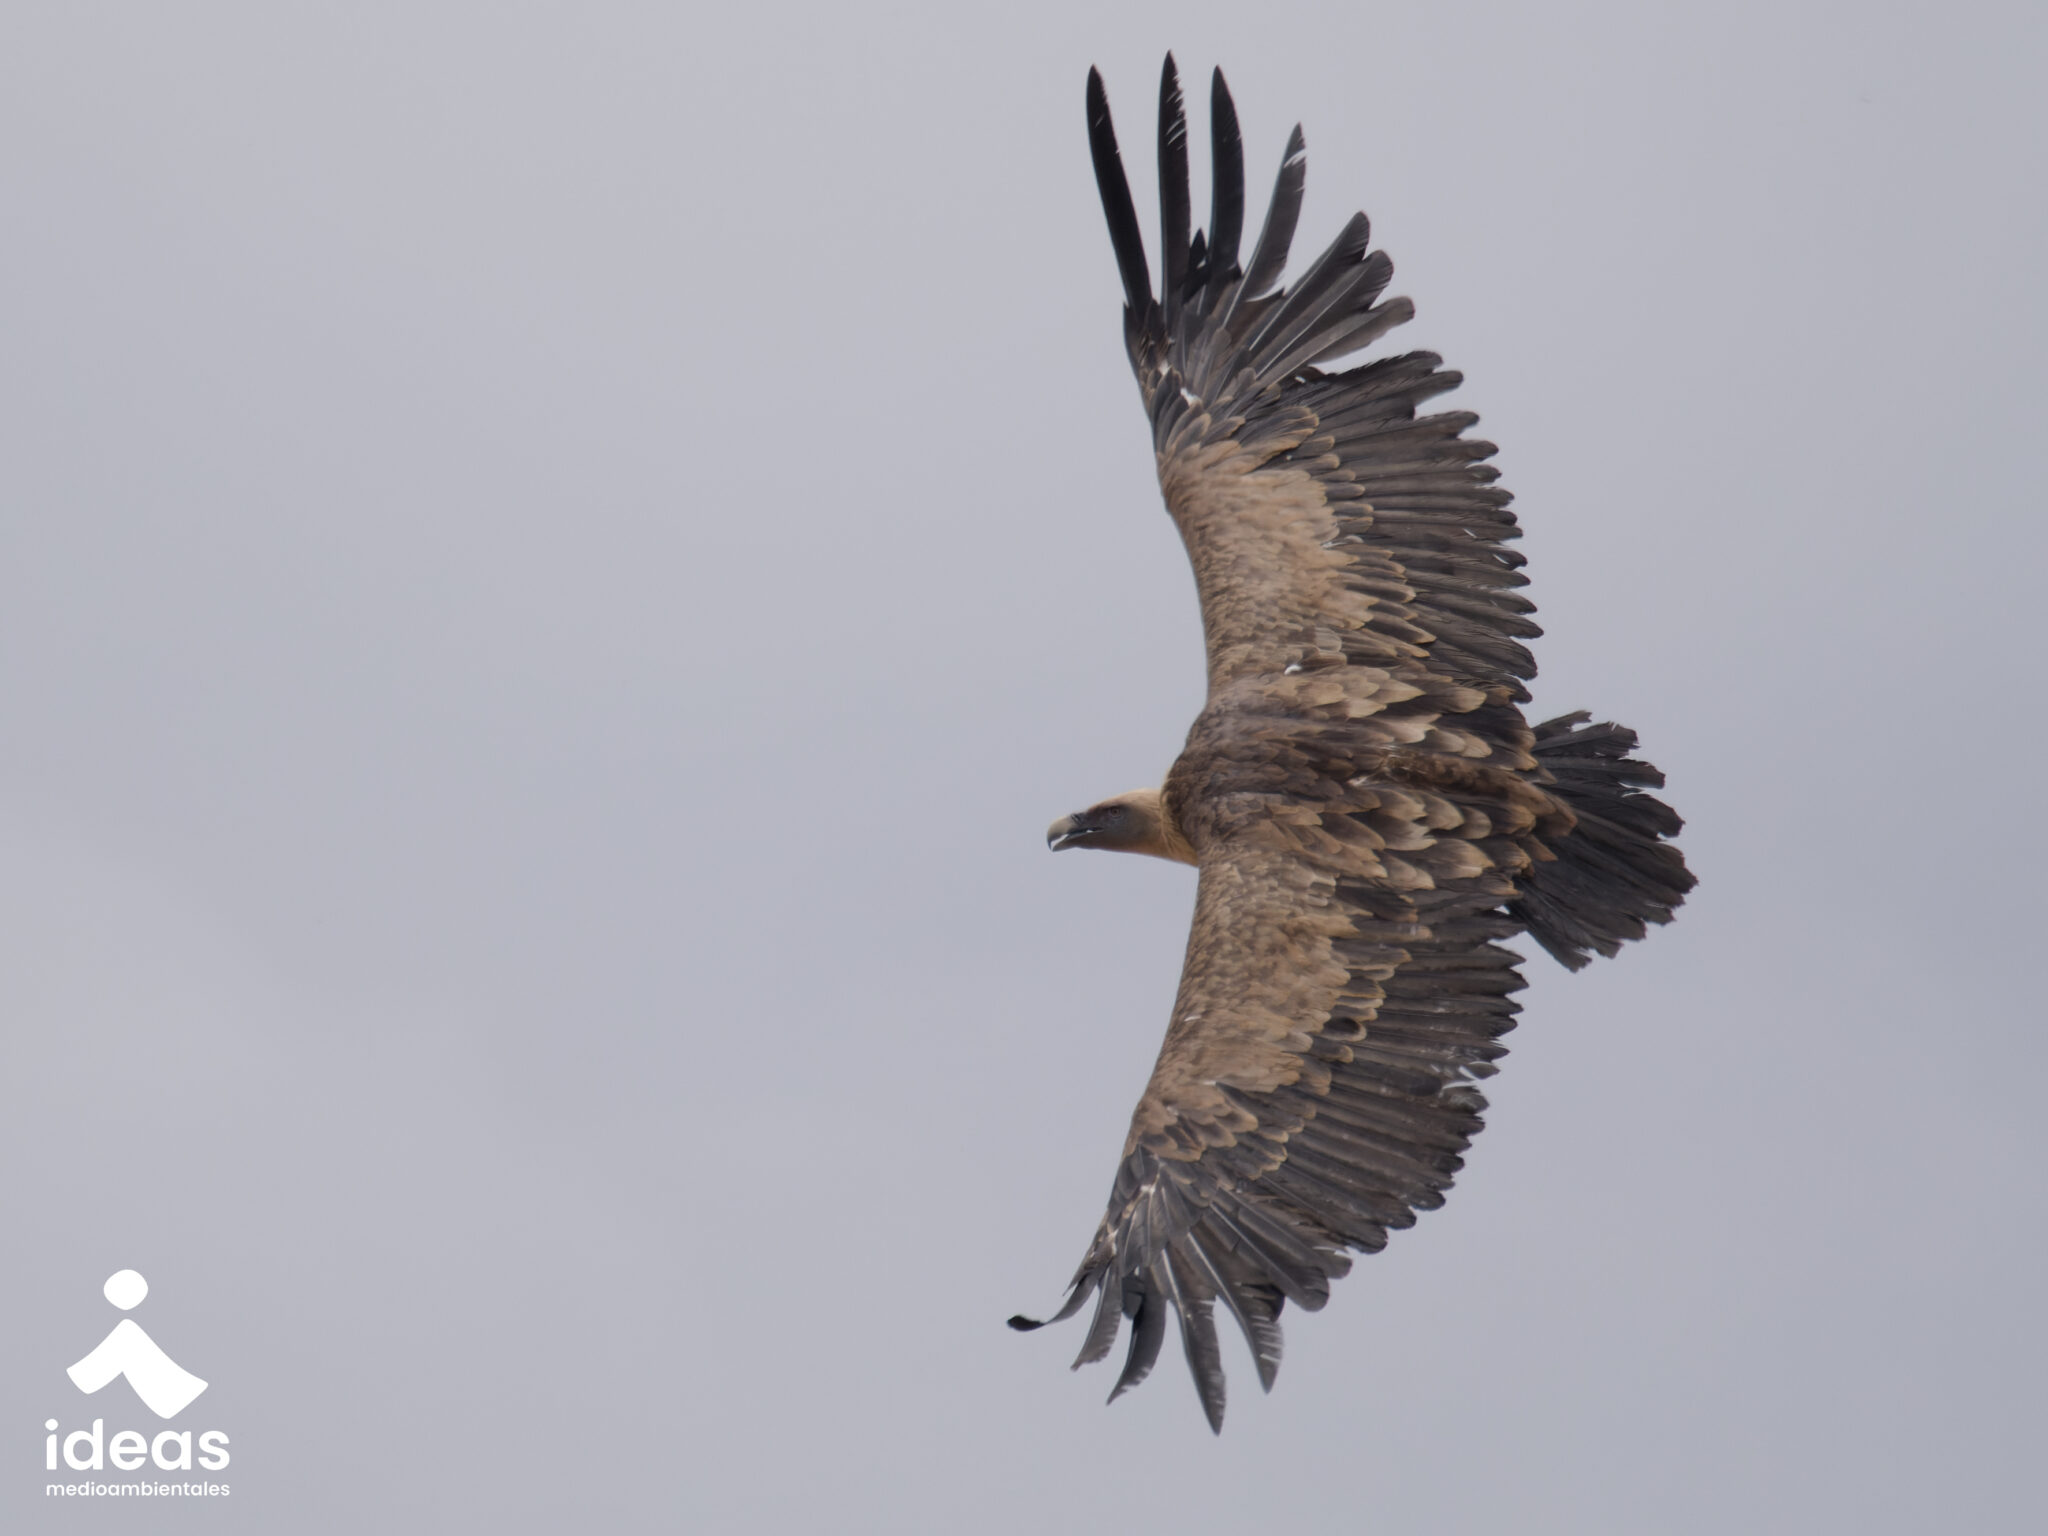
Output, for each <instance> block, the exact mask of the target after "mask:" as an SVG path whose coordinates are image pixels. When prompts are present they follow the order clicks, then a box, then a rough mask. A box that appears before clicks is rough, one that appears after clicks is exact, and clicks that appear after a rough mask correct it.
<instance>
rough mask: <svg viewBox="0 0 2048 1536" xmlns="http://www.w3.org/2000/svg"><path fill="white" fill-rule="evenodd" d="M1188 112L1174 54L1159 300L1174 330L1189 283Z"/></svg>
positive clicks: (1163, 76)
mask: <svg viewBox="0 0 2048 1536" xmlns="http://www.w3.org/2000/svg"><path fill="white" fill-rule="evenodd" d="M1193 217H1194V215H1193V214H1192V212H1191V211H1190V199H1189V195H1188V115H1187V112H1186V110H1185V109H1184V108H1183V107H1182V105H1181V99H1180V73H1179V71H1177V70H1176V69H1175V68H1174V67H1173V55H1172V54H1170V53H1169V54H1168V55H1167V56H1166V63H1165V64H1164V65H1163V66H1162V67H1161V68H1160V71H1159V247H1160V250H1159V301H1160V303H1161V304H1162V305H1164V306H1165V309H1166V325H1167V329H1168V330H1169V331H1170V330H1171V329H1172V328H1173V325H1174V322H1175V320H1176V319H1177V318H1178V317H1179V315H1180V307H1181V304H1182V302H1183V301H1184V300H1185V299H1186V297H1187V286H1188V226H1189V224H1190V223H1191V222H1192V220H1193Z"/></svg>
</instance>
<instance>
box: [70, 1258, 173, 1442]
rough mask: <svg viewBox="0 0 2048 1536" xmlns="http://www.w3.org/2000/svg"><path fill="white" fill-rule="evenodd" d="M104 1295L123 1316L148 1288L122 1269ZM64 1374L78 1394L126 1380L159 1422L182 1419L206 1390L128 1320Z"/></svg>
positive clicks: (147, 1283)
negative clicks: (179, 1417) (120, 1378)
mask: <svg viewBox="0 0 2048 1536" xmlns="http://www.w3.org/2000/svg"><path fill="white" fill-rule="evenodd" d="M106 1293H107V1300H109V1301H111V1302H112V1303H113V1304H114V1305H115V1306H117V1307H119V1308H120V1309H121V1310H122V1311H123V1312H126V1311H128V1310H129V1309H130V1308H132V1307H135V1306H137V1305H139V1304H140V1303H141V1301H142V1298H143V1297H145V1296H147V1295H148V1294H149V1282H148V1281H147V1280H144V1279H143V1278H142V1276H140V1275H138V1274H137V1273H136V1272H135V1271H134V1270H132V1269H124V1270H122V1271H120V1273H118V1274H114V1275H110V1276H108V1277H107V1285H106ZM66 1374H67V1375H68V1376H70V1378H71V1380H72V1382H73V1384H74V1385H76V1386H77V1388H78V1390H79V1391H81V1392H97V1391H99V1389H100V1388H101V1387H104V1386H105V1385H106V1384H107V1383H108V1382H110V1381H112V1380H113V1379H114V1378H115V1377H117V1376H126V1377H127V1378H128V1385H129V1386H131V1387H133V1388H134V1389H135V1395H136V1396H137V1397H139V1398H141V1399H142V1403H143V1406H144V1407H146V1408H147V1409H149V1411H150V1412H151V1413H153V1414H155V1415H156V1416H157V1417H158V1418H160V1419H168V1418H171V1417H173V1416H175V1415H177V1414H179V1413H182V1412H183V1411H184V1410H185V1409H186V1408H187V1407H189V1406H190V1405H191V1403H192V1400H193V1399H194V1398H196V1397H198V1396H199V1394H200V1393H202V1392H204V1391H205V1390H206V1383H205V1382H203V1381H201V1380H200V1379H199V1378H198V1377H197V1376H194V1375H193V1374H192V1373H191V1372H190V1371H188V1370H186V1369H185V1368H184V1367H183V1366H181V1365H179V1364H178V1362H177V1361H175V1360H173V1359H172V1358H171V1357H170V1356H169V1355H167V1354H165V1353H164V1352H163V1350H162V1349H160V1348H159V1347H158V1346H157V1342H156V1340H155V1339H152V1338H151V1337H150V1336H149V1335H148V1334H146V1333H144V1332H143V1331H142V1325H141V1324H140V1323H138V1322H136V1321H135V1319H134V1318H132V1317H124V1318H122V1319H121V1321H120V1322H118V1323H116V1324H114V1331H113V1332H112V1333H110V1334H108V1335H107V1336H106V1337H105V1338H104V1339H101V1340H100V1343H99V1347H98V1348H97V1349H95V1350H94V1351H93V1352H92V1353H91V1354H89V1355H87V1356H86V1357H85V1358H84V1359H83V1360H81V1361H79V1362H78V1364H76V1365H74V1366H72V1367H71V1368H70V1369H69V1370H68V1371H67V1372H66Z"/></svg>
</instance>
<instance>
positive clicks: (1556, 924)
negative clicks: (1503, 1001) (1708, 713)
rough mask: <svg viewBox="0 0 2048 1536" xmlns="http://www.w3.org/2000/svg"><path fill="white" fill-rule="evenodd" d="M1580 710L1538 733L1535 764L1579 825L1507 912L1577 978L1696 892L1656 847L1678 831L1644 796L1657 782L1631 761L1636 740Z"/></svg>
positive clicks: (1670, 854) (1679, 866)
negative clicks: (1594, 960)
mask: <svg viewBox="0 0 2048 1536" xmlns="http://www.w3.org/2000/svg"><path fill="white" fill-rule="evenodd" d="M1589 718H1590V717H1589V716H1588V715H1587V713H1586V711H1584V710H1579V711H1577V712H1575V713H1573V714H1569V715H1560V716H1558V718H1556V719H1555V720H1546V721H1544V722H1543V724H1541V725H1539V726H1537V727H1536V746H1535V752H1536V759H1537V761H1538V762H1540V763H1542V765H1543V766H1544V768H1546V769H1547V770H1548V771H1549V773H1550V776H1551V780H1552V782H1551V783H1550V785H1549V786H1547V787H1548V788H1549V789H1550V791H1551V793H1552V794H1554V795H1556V796H1557V797H1558V798H1559V799H1560V800H1562V801H1564V802H1565V804H1566V805H1568V806H1570V807H1571V809H1572V812H1573V814H1574V815H1575V816H1577V818H1578V825H1577V826H1576V827H1574V828H1573V829H1572V832H1571V835H1570V836H1568V837H1563V838H1560V839H1558V840H1557V841H1556V842H1555V843H1554V844H1552V851H1553V852H1555V853H1556V855H1557V857H1556V859H1555V860H1553V861H1552V862H1550V863H1546V864H1538V865H1537V866H1536V867H1535V868H1534V869H1533V870H1531V871H1530V872H1529V874H1528V875H1526V876H1525V877H1524V878H1523V880H1522V887H1521V894H1520V895H1519V896H1518V897H1517V898H1516V900H1515V901H1514V902H1513V903H1511V904H1510V905H1509V907H1508V913H1509V915H1510V916H1512V917H1514V918H1516V919H1517V920H1519V921H1520V922H1521V923H1522V925H1523V927H1524V928H1525V929H1526V930H1527V932H1528V934H1529V937H1530V938H1532V939H1534V940H1535V941H1536V942H1537V943H1538V944H1541V945H1542V946H1543V947H1544V948H1545V949H1546V950H1548V951H1549V952H1550V953H1551V954H1552V955H1553V956H1554V957H1555V958H1556V959H1557V960H1558V962H1559V963H1560V964H1562V965H1564V966H1565V967H1566V968H1568V969H1570V970H1574V971H1576V970H1578V969H1579V968H1580V967H1581V966H1583V965H1585V964H1586V963H1587V962H1588V961H1589V960H1591V959H1592V958H1593V955H1594V954H1602V955H1609V956H1611V955H1614V954H1616V953H1618V952H1619V951H1620V949H1621V946H1622V945H1623V944H1624V943H1626V942H1627V941H1628V940H1630V939H1640V938H1641V937H1642V936H1643V935H1644V933H1646V932H1647V931H1648V925H1649V924H1650V923H1668V922H1670V921H1671V914H1672V912H1673V911H1674V910H1675V909H1676V908H1677V907H1678V906H1679V905H1680V904H1681V903H1683V902H1684V900H1685V895H1686V892H1688V891H1690V890H1691V889H1692V888H1693V886H1694V885H1695V884H1696V883H1697V882H1696V881H1695V880H1694V878H1693V875H1692V872H1691V871H1690V870H1688V869H1687V868H1686V867H1685V857H1684V855H1683V854H1681V853H1680V852H1679V851H1678V849H1677V848H1675V847H1673V846H1672V845H1671V844H1670V843H1667V842H1665V841H1664V839H1665V838H1669V837H1675V836H1676V835H1677V834H1678V830H1679V828H1680V827H1682V826H1683V825H1684V823H1683V822H1682V821H1681V820H1680V819H1679V815H1678V813H1677V812H1676V811H1674V810H1672V809H1671V807H1670V806H1668V805H1666V804H1665V803H1664V802H1663V801H1661V800H1659V799H1657V798H1656V797H1655V796H1654V795H1648V794H1644V793H1643V789H1644V788H1645V787H1647V788H1652V789H1659V788H1662V787H1663V784H1664V775H1663V774H1661V773H1659V772H1658V771H1657V770H1656V769H1655V768H1653V767H1652V766H1651V765H1650V764H1648V763H1646V762H1643V761H1641V760H1640V759H1638V758H1634V757H1630V756H1629V753H1630V752H1632V751H1634V750H1635V745H1636V733H1635V732H1634V731H1632V730H1630V729H1629V728H1628V727H1627V726H1623V725H1615V724H1613V723H1611V722H1608V723H1602V724H1599V725H1589V724H1587V723H1586V722H1587V720H1588V719H1589Z"/></svg>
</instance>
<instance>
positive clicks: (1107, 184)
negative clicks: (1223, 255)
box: [1088, 69, 1152, 316]
mask: <svg viewBox="0 0 2048 1536" xmlns="http://www.w3.org/2000/svg"><path fill="white" fill-rule="evenodd" d="M1088 150H1089V153H1090V154H1091V155H1092V156H1093V157H1094V160H1095V185H1096V188H1097V189H1098V190H1099V191H1100V192H1101V193H1102V213H1103V217H1104V218H1106V219H1108V220H1109V243H1110V244H1111V245H1112V246H1114V247H1115V249H1116V268H1117V271H1118V272H1119V273H1121V274H1122V276H1123V280H1124V303H1125V304H1126V305H1127V306H1128V307H1129V308H1130V310H1131V312H1132V313H1133V314H1134V315H1139V316H1142V315H1143V314H1144V313H1145V311H1146V310H1147V309H1149V308H1151V305H1152V273H1151V269H1150V268H1149V267H1147V266H1146V265H1145V237H1144V235H1142V234H1141V233H1139V230H1138V210H1137V208H1136V206H1135V205H1134V204H1133V203H1132V202H1131V184H1130V182H1129V181H1127V180H1126V179H1125V178H1124V162H1123V157H1122V156H1121V155H1119V154H1118V153H1117V148H1116V125H1115V124H1114V123H1112V122H1111V121H1110V119H1109V93H1108V92H1107V91H1106V90H1104V89H1103V87H1102V72H1101V71H1100V70H1096V69H1091V70H1089V71H1088Z"/></svg>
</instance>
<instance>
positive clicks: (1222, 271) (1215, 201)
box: [1209, 69, 1244, 283]
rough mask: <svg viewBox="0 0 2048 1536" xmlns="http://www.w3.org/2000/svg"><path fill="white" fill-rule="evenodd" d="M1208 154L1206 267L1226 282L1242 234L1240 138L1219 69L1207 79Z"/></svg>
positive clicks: (1234, 266)
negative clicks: (1209, 181) (1209, 177)
mask: <svg viewBox="0 0 2048 1536" xmlns="http://www.w3.org/2000/svg"><path fill="white" fill-rule="evenodd" d="M1209 158H1210V166H1211V170H1212V174H1213V176H1214V181H1213V183H1212V186H1213V188H1214V190H1213V191H1212V192H1211V194H1210V206H1209V270H1210V271H1212V272H1214V273H1215V274H1216V276H1217V278H1218V279H1219V280H1221V281H1223V282H1226V283H1227V282H1229V281H1230V279H1231V278H1233V277H1235V276H1236V275H1237V243H1238V241H1239V240H1241V239H1242V238H1243V237H1244V139H1243V137H1242V136H1241V135H1240V134H1239V133H1238V128H1237V106H1236V104H1235V103H1234V102H1232V101H1231V99H1230V87H1229V86H1227V85H1225V84H1224V83H1223V71H1222V70H1220V69H1219V70H1217V71H1216V73H1215V74H1214V75H1212V76H1211V77H1210V80H1209Z"/></svg>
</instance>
